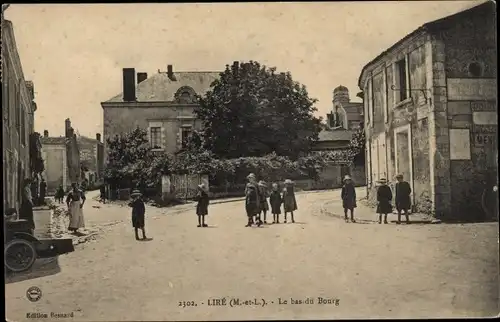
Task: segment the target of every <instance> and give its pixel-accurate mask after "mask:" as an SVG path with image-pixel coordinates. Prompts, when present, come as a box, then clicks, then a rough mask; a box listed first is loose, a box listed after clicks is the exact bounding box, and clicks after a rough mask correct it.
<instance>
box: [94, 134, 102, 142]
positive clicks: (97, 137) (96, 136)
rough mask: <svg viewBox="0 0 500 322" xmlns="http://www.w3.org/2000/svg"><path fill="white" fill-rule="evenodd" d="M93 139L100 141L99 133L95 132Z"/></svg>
mask: <svg viewBox="0 0 500 322" xmlns="http://www.w3.org/2000/svg"><path fill="white" fill-rule="evenodd" d="M95 139H96V140H97V141H99V142H101V133H97V134H96V135H95Z"/></svg>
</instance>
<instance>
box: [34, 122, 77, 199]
mask: <svg viewBox="0 0 500 322" xmlns="http://www.w3.org/2000/svg"><path fill="white" fill-rule="evenodd" d="M65 128H66V129H65V135H64V136H59V137H49V132H48V131H47V130H45V131H44V135H43V137H42V138H40V141H41V143H42V157H43V160H44V163H45V170H44V171H43V173H42V176H43V177H44V178H45V180H46V182H47V192H48V193H50V194H52V193H54V192H55V190H56V189H57V187H59V185H63V187H64V188H65V189H68V188H69V187H70V186H71V183H73V182H77V183H79V182H80V181H81V179H82V176H81V174H80V172H81V171H80V168H81V167H80V153H79V147H78V141H77V137H76V134H75V131H74V129H73V127H71V121H70V120H69V119H66V121H65Z"/></svg>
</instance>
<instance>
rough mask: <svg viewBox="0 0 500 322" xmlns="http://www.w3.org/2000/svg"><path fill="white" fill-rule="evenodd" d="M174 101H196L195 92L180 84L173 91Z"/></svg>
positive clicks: (191, 102)
mask: <svg viewBox="0 0 500 322" xmlns="http://www.w3.org/2000/svg"><path fill="white" fill-rule="evenodd" d="M175 101H176V102H177V103H180V104H193V103H196V92H195V91H194V90H193V89H192V88H191V87H189V86H182V87H181V88H179V89H178V90H177V92H176V93H175Z"/></svg>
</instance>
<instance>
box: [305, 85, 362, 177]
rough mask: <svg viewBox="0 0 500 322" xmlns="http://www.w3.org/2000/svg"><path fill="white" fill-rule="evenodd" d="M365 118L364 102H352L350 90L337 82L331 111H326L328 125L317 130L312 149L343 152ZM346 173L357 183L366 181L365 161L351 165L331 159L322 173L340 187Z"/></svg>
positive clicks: (322, 175)
mask: <svg viewBox="0 0 500 322" xmlns="http://www.w3.org/2000/svg"><path fill="white" fill-rule="evenodd" d="M363 120H364V118H363V103H361V102H359V103H358V102H351V100H350V97H349V90H348V89H347V88H346V87H345V86H342V85H340V86H338V87H337V88H335V89H334V90H333V100H332V111H331V112H330V113H328V114H327V118H326V126H325V128H324V129H323V130H321V132H320V133H319V134H318V141H317V142H316V143H315V145H314V147H313V151H339V152H340V151H342V150H344V149H347V148H348V146H349V143H350V142H351V138H352V136H353V133H354V131H356V130H357V129H359V128H360V126H361V127H362V126H363ZM346 174H350V175H351V176H352V178H353V181H354V182H356V183H357V184H364V183H365V181H366V178H365V164H364V162H360V163H357V164H353V165H351V166H348V165H346V164H342V162H336V163H335V164H333V163H332V164H330V165H329V166H328V167H327V168H326V169H325V170H324V171H323V172H322V173H321V179H322V180H323V181H327V182H328V184H331V185H332V187H339V186H341V185H342V179H343V177H344V176H345V175H346Z"/></svg>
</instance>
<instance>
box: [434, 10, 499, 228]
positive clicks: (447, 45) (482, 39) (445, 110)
mask: <svg viewBox="0 0 500 322" xmlns="http://www.w3.org/2000/svg"><path fill="white" fill-rule="evenodd" d="M496 57H497V52H496V41H495V17H494V13H493V12H489V13H488V12H487V10H486V11H484V10H476V11H473V12H471V13H470V14H469V15H468V16H467V17H463V18H462V19H458V20H457V21H454V22H453V23H450V24H448V25H443V26H441V27H440V30H439V31H436V33H435V35H434V37H433V57H432V58H433V74H434V80H435V81H434V85H435V88H434V93H435V95H434V105H435V111H436V112H435V125H434V128H435V135H436V138H435V140H436V153H435V158H434V161H435V162H436V165H435V166H434V168H435V169H436V170H434V172H435V175H434V180H435V191H436V197H435V202H436V204H437V208H438V209H442V210H443V209H445V208H448V212H447V217H448V218H450V219H466V220H477V219H480V218H481V217H482V215H483V211H482V208H481V194H482V190H483V183H482V181H483V179H484V178H486V177H488V176H491V175H493V176H496V173H497V172H498V168H497V166H496V160H497V159H498V152H497V151H498V147H497V144H496V138H497V131H498V130H497V122H496V118H497V105H496V90H495V89H496V79H495V78H496V71H497V66H496ZM446 84H447V85H448V87H447V88H446V87H445V85H446ZM490 115H491V117H490ZM481 118H482V120H481ZM475 119H476V120H475ZM450 130H451V131H453V132H451V133H450ZM458 132H462V133H463V134H464V135H465V137H464V138H462V137H460V138H456V137H454V136H455V135H458V134H455V133H458ZM441 212H442V213H443V214H445V212H443V211H441Z"/></svg>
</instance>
